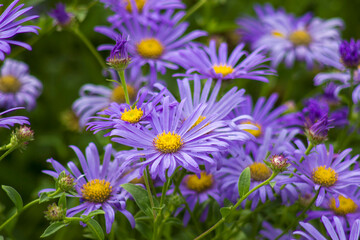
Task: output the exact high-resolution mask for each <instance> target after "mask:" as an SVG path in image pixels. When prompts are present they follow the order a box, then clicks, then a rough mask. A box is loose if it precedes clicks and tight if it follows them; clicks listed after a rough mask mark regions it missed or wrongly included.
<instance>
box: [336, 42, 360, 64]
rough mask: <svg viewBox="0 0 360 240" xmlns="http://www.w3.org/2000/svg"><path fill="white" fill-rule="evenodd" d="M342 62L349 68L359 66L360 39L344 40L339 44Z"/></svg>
mask: <svg viewBox="0 0 360 240" xmlns="http://www.w3.org/2000/svg"><path fill="white" fill-rule="evenodd" d="M339 52H340V56H341V62H342V63H343V64H344V65H345V67H348V68H357V67H358V65H359V64H360V40H356V41H355V40H354V39H353V38H352V39H350V41H349V42H348V41H346V40H343V41H342V42H341V44H340V46H339Z"/></svg>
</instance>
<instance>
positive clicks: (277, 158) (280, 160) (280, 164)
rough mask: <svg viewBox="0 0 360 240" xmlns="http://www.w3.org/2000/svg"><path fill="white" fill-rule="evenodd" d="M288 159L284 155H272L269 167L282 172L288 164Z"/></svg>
mask: <svg viewBox="0 0 360 240" xmlns="http://www.w3.org/2000/svg"><path fill="white" fill-rule="evenodd" d="M287 161H288V159H287V158H286V157H284V155H282V154H280V155H276V154H275V155H273V156H271V157H270V163H271V168H272V170H274V171H279V172H283V171H285V170H286V169H287V167H288V166H289V163H288V162H287Z"/></svg>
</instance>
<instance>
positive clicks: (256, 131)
mask: <svg viewBox="0 0 360 240" xmlns="http://www.w3.org/2000/svg"><path fill="white" fill-rule="evenodd" d="M242 124H251V125H253V126H255V127H257V128H258V129H256V130H255V129H244V131H246V132H248V133H250V134H251V135H253V136H254V137H259V136H260V135H261V126H260V125H259V124H257V123H253V122H251V121H246V122H243V123H242Z"/></svg>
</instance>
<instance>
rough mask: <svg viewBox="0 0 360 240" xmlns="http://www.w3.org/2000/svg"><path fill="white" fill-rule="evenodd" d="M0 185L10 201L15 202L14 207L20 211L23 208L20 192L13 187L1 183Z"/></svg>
mask: <svg viewBox="0 0 360 240" xmlns="http://www.w3.org/2000/svg"><path fill="white" fill-rule="evenodd" d="M1 187H2V189H4V191H5V192H6V194H7V195H8V196H9V198H10V199H11V201H12V202H13V203H14V204H15V207H16V209H17V210H18V211H19V212H20V211H21V209H22V208H23V200H22V198H21V196H20V194H19V193H18V192H17V191H16V190H15V189H14V188H13V187H10V186H5V185H2V186H1Z"/></svg>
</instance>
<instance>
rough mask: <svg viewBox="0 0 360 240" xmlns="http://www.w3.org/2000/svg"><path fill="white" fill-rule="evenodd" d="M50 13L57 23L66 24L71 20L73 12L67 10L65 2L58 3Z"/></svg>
mask: <svg viewBox="0 0 360 240" xmlns="http://www.w3.org/2000/svg"><path fill="white" fill-rule="evenodd" d="M49 15H50V16H51V17H52V18H53V19H55V21H56V24H58V25H60V26H66V25H68V24H69V23H70V22H71V19H72V17H73V16H72V14H70V13H68V12H66V9H65V4H63V3H58V4H56V8H55V9H53V10H51V11H50V12H49Z"/></svg>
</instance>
